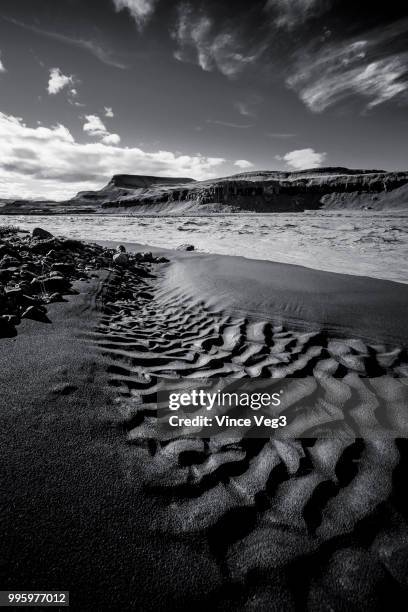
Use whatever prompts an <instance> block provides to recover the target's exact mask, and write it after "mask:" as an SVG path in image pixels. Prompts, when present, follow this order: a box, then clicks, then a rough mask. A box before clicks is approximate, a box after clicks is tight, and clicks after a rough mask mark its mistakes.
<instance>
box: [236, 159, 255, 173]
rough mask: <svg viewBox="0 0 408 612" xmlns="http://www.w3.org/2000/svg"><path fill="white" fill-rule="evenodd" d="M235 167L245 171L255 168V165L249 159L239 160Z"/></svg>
mask: <svg viewBox="0 0 408 612" xmlns="http://www.w3.org/2000/svg"><path fill="white" fill-rule="evenodd" d="M234 166H238V168H242V170H245V169H246V168H253V167H254V164H253V163H252V162H250V161H248V160H247V159H237V161H236V162H234Z"/></svg>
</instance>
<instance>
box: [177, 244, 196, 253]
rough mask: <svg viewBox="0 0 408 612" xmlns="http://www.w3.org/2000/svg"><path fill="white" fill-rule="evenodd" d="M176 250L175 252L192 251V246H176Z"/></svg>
mask: <svg viewBox="0 0 408 612" xmlns="http://www.w3.org/2000/svg"><path fill="white" fill-rule="evenodd" d="M176 250H177V251H194V245H193V244H180V246H178V247H177V249H176Z"/></svg>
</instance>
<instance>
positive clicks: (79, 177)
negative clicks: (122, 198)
mask: <svg viewBox="0 0 408 612" xmlns="http://www.w3.org/2000/svg"><path fill="white" fill-rule="evenodd" d="M224 161H225V160H224V159H221V158H214V157H204V156H202V155H200V154H196V155H194V156H190V155H180V154H175V153H172V152H170V151H156V152H153V153H152V152H146V151H143V150H142V149H139V148H137V147H118V146H113V145H107V144H104V143H103V142H94V143H86V144H82V143H78V142H77V141H75V139H74V137H73V136H72V134H71V133H70V131H69V130H68V129H67V128H66V127H64V126H63V125H56V126H53V127H43V126H37V127H35V128H31V127H28V126H27V125H26V124H25V123H24V122H23V120H22V119H21V118H18V117H13V116H10V115H6V114H4V113H0V196H1V197H47V198H56V199H64V198H68V197H71V196H72V195H74V194H75V193H76V192H77V191H80V190H83V189H95V188H100V187H102V186H103V184H104V183H105V182H106V181H107V180H108V179H109V178H110V177H111V176H112V174H150V175H152V174H153V175H155V174H158V175H160V174H162V175H163V174H164V175H166V176H191V177H192V178H196V179H205V178H211V177H212V176H214V170H215V169H217V168H218V167H219V166H220V165H221V164H222V163H223V162H224Z"/></svg>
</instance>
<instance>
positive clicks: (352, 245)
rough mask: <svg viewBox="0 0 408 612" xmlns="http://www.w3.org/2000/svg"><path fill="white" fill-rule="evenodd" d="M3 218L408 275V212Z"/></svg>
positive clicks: (84, 234) (391, 276) (407, 278)
mask: <svg viewBox="0 0 408 612" xmlns="http://www.w3.org/2000/svg"><path fill="white" fill-rule="evenodd" d="M0 223H2V224H3V223H12V224H18V225H19V226H20V227H22V228H26V229H32V227H33V226H37V225H40V226H41V227H44V228H45V229H48V230H49V231H51V232H53V233H57V234H64V235H67V236H71V237H75V238H82V239H88V240H89V239H92V240H115V241H120V242H138V243H142V244H146V245H152V246H159V247H165V248H172V247H176V246H177V245H179V244H180V243H186V242H189V243H192V244H194V245H195V247H196V249H197V250H200V251H205V252H211V253H220V254H226V255H243V256H245V257H249V258H252V259H267V260H271V261H280V262H286V263H295V264H301V265H304V266H307V267H310V268H316V269H321V270H328V271H332V272H342V273H345V274H358V275H364V276H372V277H376V278H384V279H387V280H394V281H399V282H403V283H407V282H408V213H406V214H401V213H372V212H367V211H364V212H353V213H338V212H336V213H323V212H309V213H296V214H273V215H242V214H241V215H217V216H211V217H123V216H109V217H107V216H103V215H92V216H85V215H77V216H52V217H46V216H30V217H27V216H21V217H16V216H8V217H7V216H0Z"/></svg>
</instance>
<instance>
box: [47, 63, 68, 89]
mask: <svg viewBox="0 0 408 612" xmlns="http://www.w3.org/2000/svg"><path fill="white" fill-rule="evenodd" d="M73 82H74V77H73V76H67V75H66V74H63V73H62V72H61V70H60V69H59V68H51V70H50V78H49V80H48V93H49V94H50V95H55V94H57V93H59V92H60V91H62V90H63V89H64V88H65V87H68V85H72V84H73Z"/></svg>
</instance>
